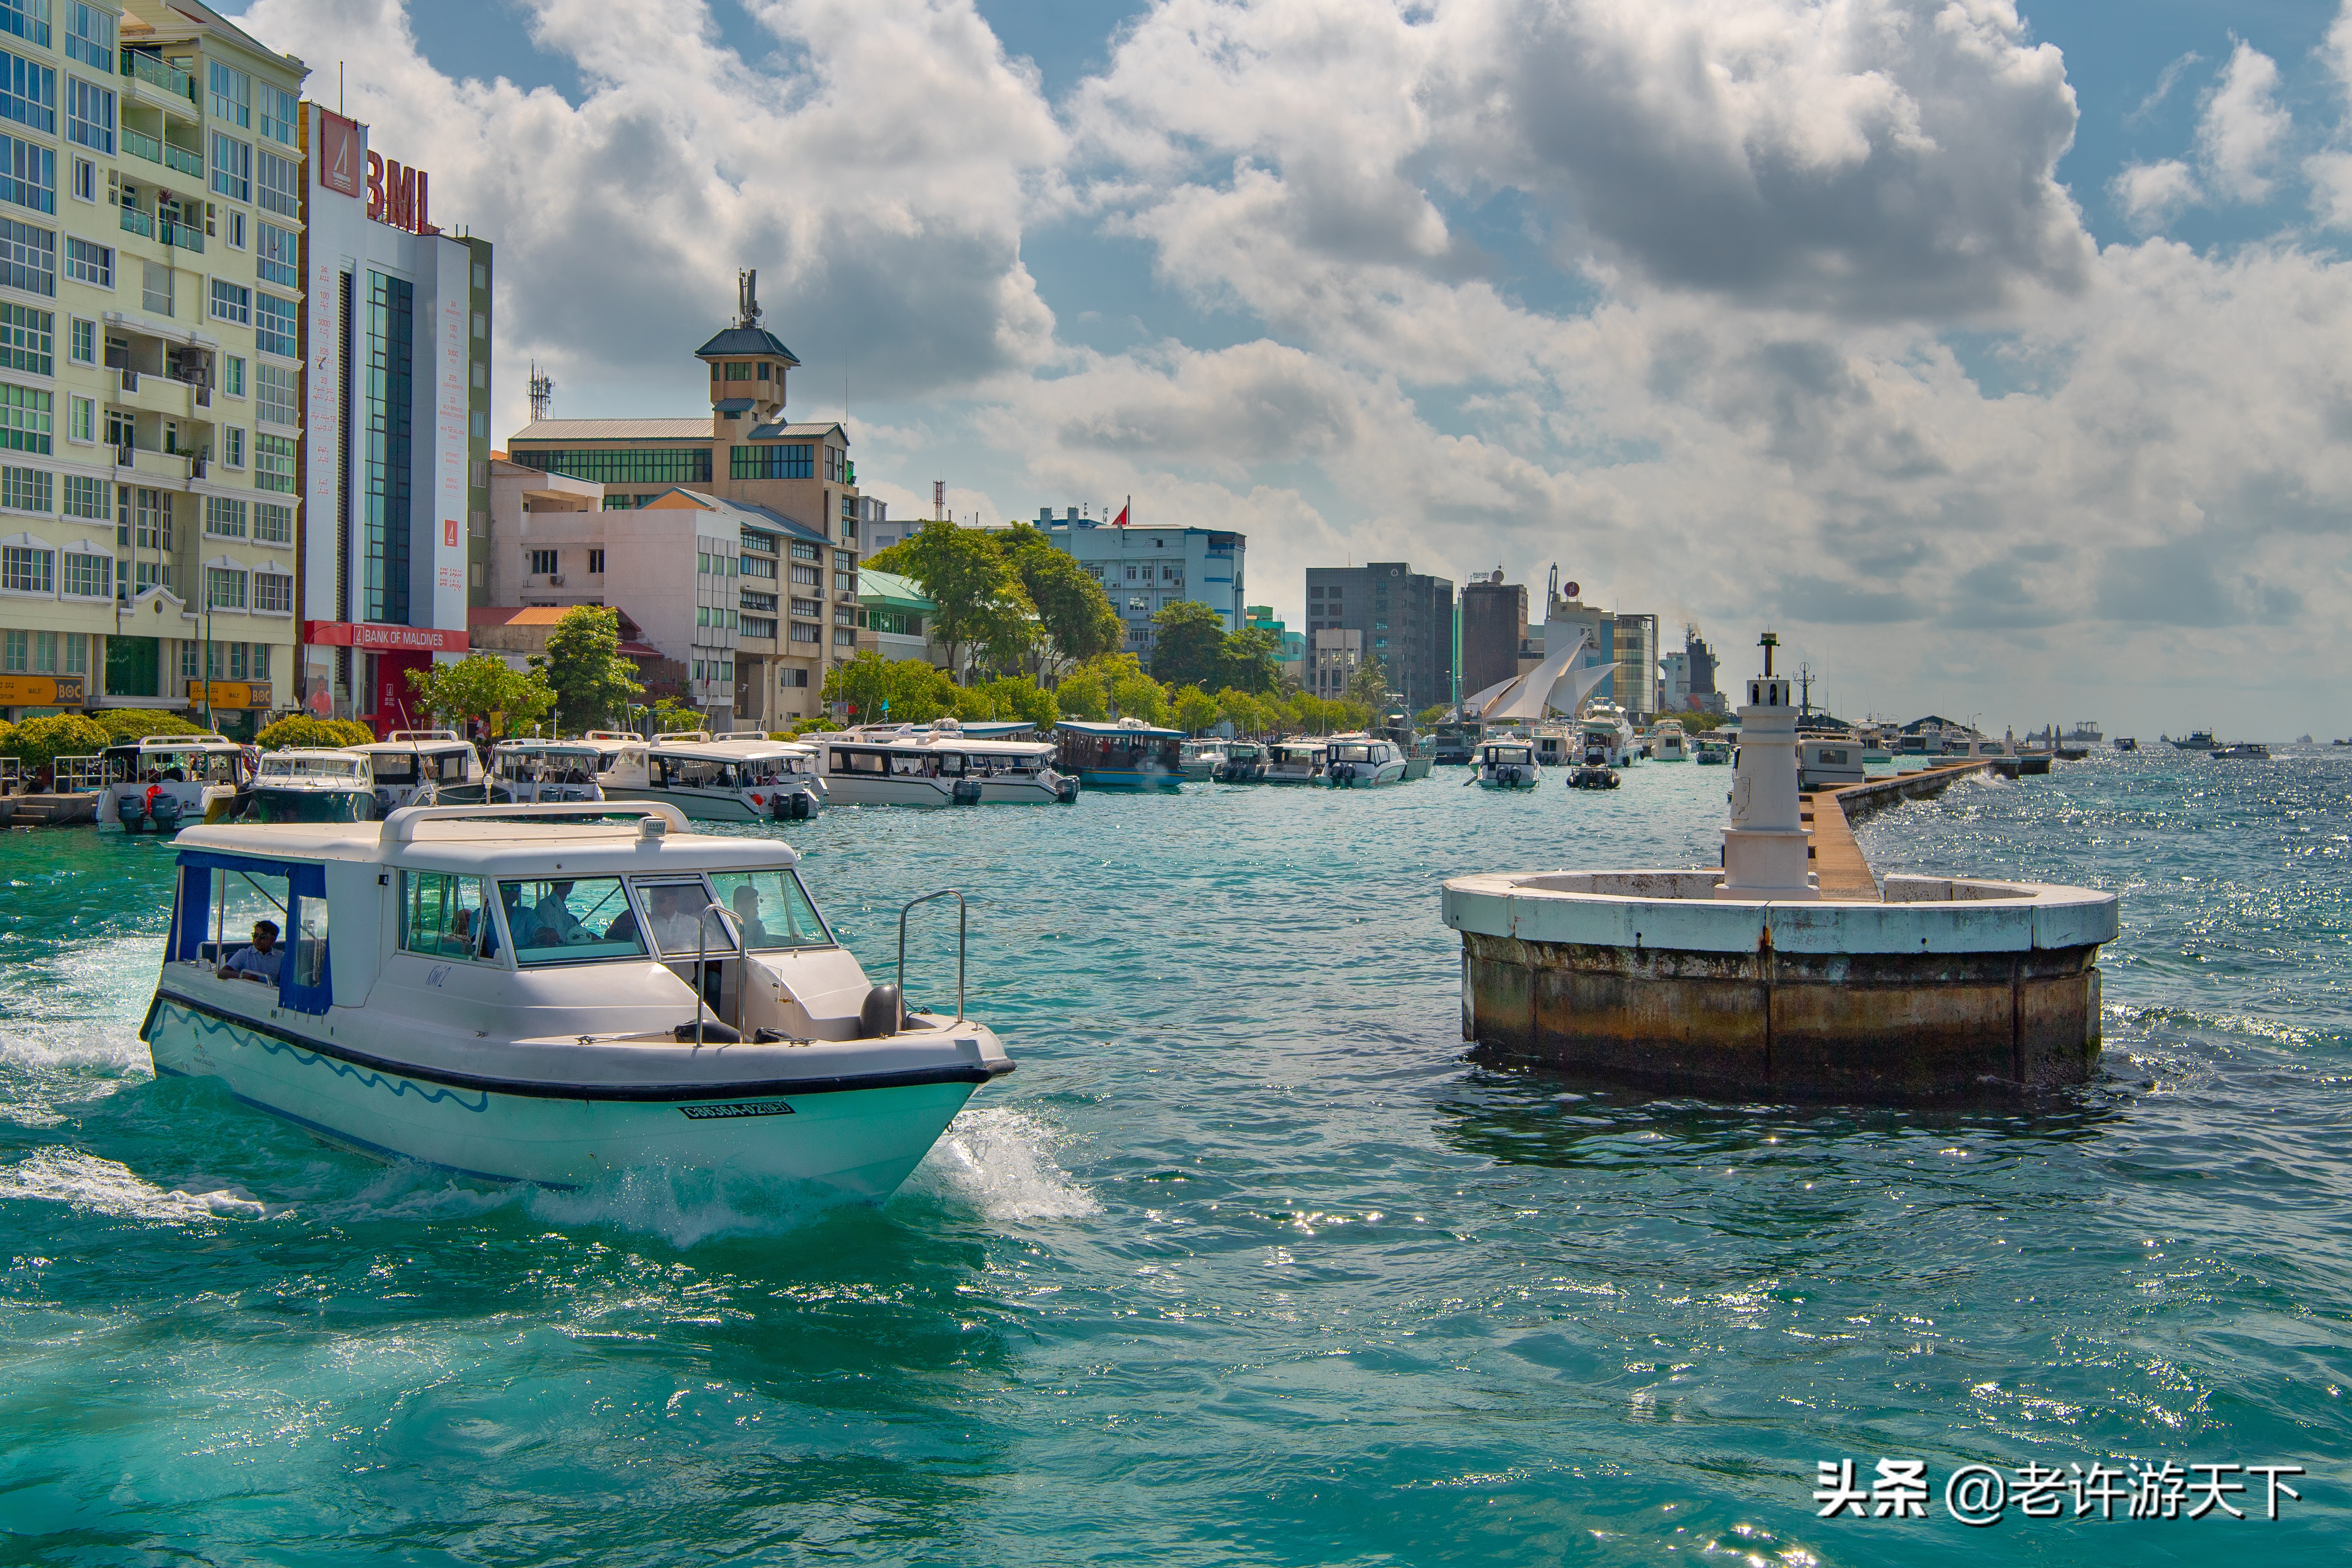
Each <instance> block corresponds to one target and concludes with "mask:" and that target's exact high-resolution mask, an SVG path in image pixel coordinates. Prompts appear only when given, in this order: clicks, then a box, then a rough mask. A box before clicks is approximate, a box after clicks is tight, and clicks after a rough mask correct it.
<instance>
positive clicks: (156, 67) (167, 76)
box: [122, 49, 196, 104]
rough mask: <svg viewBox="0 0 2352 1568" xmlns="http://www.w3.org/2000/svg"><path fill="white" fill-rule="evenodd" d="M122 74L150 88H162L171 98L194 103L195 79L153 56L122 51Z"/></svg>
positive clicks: (130, 50)
mask: <svg viewBox="0 0 2352 1568" xmlns="http://www.w3.org/2000/svg"><path fill="white" fill-rule="evenodd" d="M122 74H123V75H124V76H127V77H130V78H131V79H133V80H134V81H143V82H145V83H146V84H147V85H148V86H150V87H159V88H162V89H163V90H164V91H165V92H167V93H169V94H171V95H172V96H173V98H184V99H185V100H188V102H189V103H191V104H194V102H195V101H196V79H195V78H194V77H193V76H191V75H189V74H188V73H187V72H186V71H184V70H182V69H181V68H179V67H177V66H175V65H173V64H172V63H171V62H169V61H168V60H163V59H159V58H156V57H155V56H153V55H151V54H145V53H142V52H141V51H139V50H136V49H125V50H123V51H122Z"/></svg>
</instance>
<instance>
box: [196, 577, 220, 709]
mask: <svg viewBox="0 0 2352 1568" xmlns="http://www.w3.org/2000/svg"><path fill="white" fill-rule="evenodd" d="M200 570H202V571H203V572H204V574H205V668H204V678H205V733H206V734H211V735H217V734H219V733H220V730H219V728H218V727H217V726H216V725H215V724H214V722H213V584H212V569H211V568H210V567H204V568H200Z"/></svg>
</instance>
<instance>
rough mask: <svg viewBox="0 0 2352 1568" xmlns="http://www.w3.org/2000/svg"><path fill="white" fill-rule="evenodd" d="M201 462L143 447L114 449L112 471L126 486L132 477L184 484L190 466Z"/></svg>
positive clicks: (199, 459)
mask: <svg viewBox="0 0 2352 1568" xmlns="http://www.w3.org/2000/svg"><path fill="white" fill-rule="evenodd" d="M203 461H204V459H203V458H191V457H184V456H182V455H181V454H179V453H177V452H156V451H151V450H150V449H148V448H147V447H116V448H114V471H115V474H116V477H117V478H118V479H121V481H122V482H124V483H126V484H127V483H129V482H130V481H131V479H132V478H133V477H134V476H135V477H137V478H139V479H163V480H167V481H169V482H171V483H173V484H185V483H187V481H188V477H189V468H190V465H192V464H197V463H201V462H203Z"/></svg>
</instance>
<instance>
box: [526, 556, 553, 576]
mask: <svg viewBox="0 0 2352 1568" xmlns="http://www.w3.org/2000/svg"><path fill="white" fill-rule="evenodd" d="M525 553H526V554H528V555H529V556H530V574H532V575H533V576H535V577H545V576H550V575H551V574H553V573H554V572H555V570H556V566H555V552H554V551H552V550H532V551H527V552H525Z"/></svg>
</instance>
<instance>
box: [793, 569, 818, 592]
mask: <svg viewBox="0 0 2352 1568" xmlns="http://www.w3.org/2000/svg"><path fill="white" fill-rule="evenodd" d="M793 583H795V584H798V585H799V586H801V587H803V588H822V587H824V574H823V573H821V572H819V571H818V570H817V569H816V568H815V567H814V566H795V567H793Z"/></svg>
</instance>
